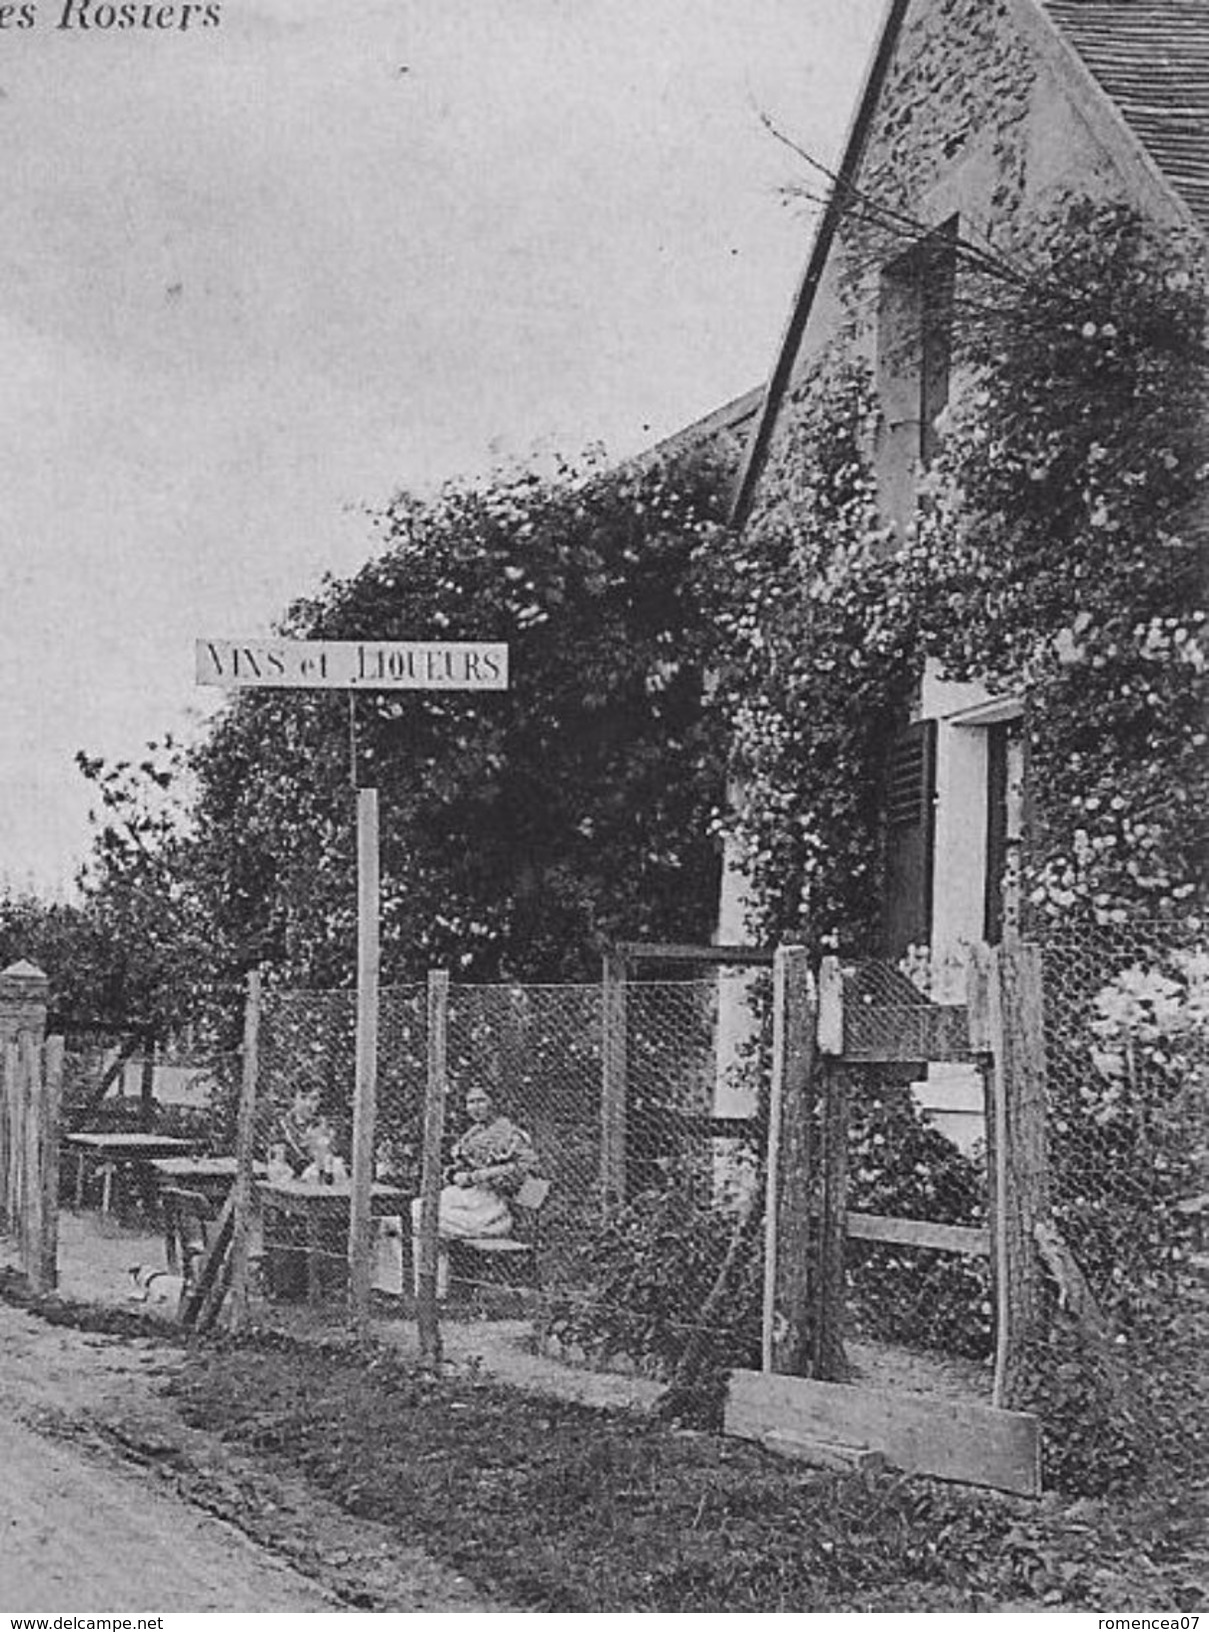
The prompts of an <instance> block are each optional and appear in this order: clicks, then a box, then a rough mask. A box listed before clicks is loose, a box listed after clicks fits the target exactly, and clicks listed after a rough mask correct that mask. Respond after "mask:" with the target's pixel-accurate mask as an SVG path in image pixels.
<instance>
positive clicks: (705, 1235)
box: [546, 1172, 761, 1376]
mask: <svg viewBox="0 0 1209 1632" xmlns="http://www.w3.org/2000/svg"><path fill="white" fill-rule="evenodd" d="M703 1188H704V1187H703V1185H702V1183H701V1179H700V1176H699V1175H694V1174H690V1173H685V1172H674V1173H671V1174H669V1178H668V1183H667V1185H666V1187H665V1188H662V1189H652V1190H647V1191H645V1192H643V1193H642V1194H641V1195H639V1196H636V1197H635V1198H634V1199H633V1200H632V1201H631V1202H630V1203H629V1204H628V1205H627V1206H626V1207H624V1208H623V1209H622V1210H621V1211H619V1212H618V1213H617V1214H616V1215H615V1216H614V1217H613V1218H612V1219H610V1220H609V1221H608V1223H606V1224H605V1225H604V1227H603V1228H602V1229H601V1231H600V1233H599V1235H598V1237H597V1238H596V1240H595V1241H594V1242H593V1243H592V1244H591V1245H590V1246H588V1247H587V1248H585V1259H586V1265H585V1267H586V1268H587V1271H588V1274H587V1277H586V1279H587V1282H588V1285H589V1290H588V1291H587V1292H586V1293H584V1294H581V1295H580V1296H578V1297H576V1298H575V1299H574V1301H572V1300H570V1299H566V1300H560V1301H559V1302H557V1303H556V1304H555V1305H554V1306H553V1307H552V1308H551V1311H550V1314H549V1317H548V1319H547V1322H546V1330H547V1332H548V1334H549V1335H551V1336H553V1337H556V1338H558V1339H559V1340H560V1341H561V1342H563V1343H565V1344H568V1345H572V1346H575V1347H580V1348H583V1349H584V1350H585V1351H586V1352H588V1353H590V1354H592V1355H593V1356H595V1357H596V1358H599V1359H606V1358H615V1357H618V1356H624V1357H626V1358H628V1359H630V1360H632V1361H634V1362H637V1363H639V1364H641V1365H645V1366H647V1367H648V1368H649V1369H651V1370H653V1371H654V1372H655V1373H656V1374H657V1375H660V1376H666V1375H669V1374H670V1373H671V1371H672V1370H673V1369H674V1367H675V1366H676V1363H677V1362H678V1361H679V1360H680V1358H681V1356H682V1355H683V1353H684V1350H685V1347H686V1345H687V1343H688V1341H689V1339H690V1337H691V1335H692V1334H693V1332H694V1329H695V1327H696V1323H697V1321H698V1320H699V1317H700V1315H701V1311H702V1310H703V1308H704V1306H705V1302H706V1299H707V1298H708V1297H709V1294H710V1291H711V1289H712V1287H713V1286H714V1283H715V1281H716V1280H717V1278H718V1274H719V1272H720V1270H721V1269H722V1266H723V1264H724V1262H725V1260H726V1256H727V1250H728V1248H729V1247H730V1245H731V1242H732V1239H733V1237H734V1234H735V1231H736V1230H737V1229H739V1228H740V1227H741V1218H740V1215H739V1213H738V1212H737V1211H736V1210H734V1209H733V1208H723V1207H719V1206H716V1205H714V1204H713V1202H712V1200H711V1198H710V1196H709V1194H708V1192H705V1193H703ZM760 1307H761V1279H760V1265H759V1255H758V1253H752V1252H750V1251H748V1252H746V1253H744V1254H742V1255H740V1257H739V1261H738V1262H737V1264H736V1265H735V1273H734V1279H733V1282H732V1284H731V1285H730V1286H729V1288H728V1290H727V1294H726V1296H725V1298H723V1299H722V1300H721V1302H720V1303H719V1305H718V1307H717V1308H716V1309H715V1310H714V1311H713V1312H712V1313H711V1318H710V1328H711V1329H710V1331H709V1333H708V1354H709V1358H710V1361H711V1363H712V1365H713V1366H714V1367H715V1368H716V1369H717V1368H726V1367H730V1366H743V1365H752V1364H756V1363H758V1357H759V1345H760Z"/></svg>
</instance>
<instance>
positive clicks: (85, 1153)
mask: <svg viewBox="0 0 1209 1632" xmlns="http://www.w3.org/2000/svg"><path fill="white" fill-rule="evenodd" d="M63 1144H64V1146H65V1147H66V1150H67V1153H68V1154H69V1155H71V1156H74V1157H75V1159H76V1191H75V1196H76V1211H77V1212H78V1211H79V1210H80V1209H81V1208H82V1207H83V1205H84V1178H85V1174H86V1173H87V1170H88V1163H89V1162H90V1161H91V1162H95V1163H99V1164H100V1166H101V1172H102V1175H103V1178H104V1184H103V1187H102V1190H101V1211H102V1213H107V1212H109V1210H110V1207H111V1205H112V1202H113V1178H114V1174H115V1173H116V1172H117V1170H118V1168H119V1167H131V1168H135V1169H141V1171H142V1173H143V1175H144V1176H146V1174H147V1173H148V1165H147V1164H148V1163H149V1162H151V1161H153V1160H154V1159H155V1158H156V1157H166V1156H187V1155H188V1154H189V1153H190V1152H191V1151H192V1150H193V1149H194V1144H195V1141H194V1140H192V1139H176V1138H172V1137H170V1136H169V1135H168V1134H163V1133H68V1134H65V1135H64V1137H63Z"/></svg>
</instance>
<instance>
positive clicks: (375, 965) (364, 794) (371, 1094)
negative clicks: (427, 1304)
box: [348, 788, 380, 1333]
mask: <svg viewBox="0 0 1209 1632" xmlns="http://www.w3.org/2000/svg"><path fill="white" fill-rule="evenodd" d="M378 875H379V858H378V790H377V789H376V788H359V789H358V790H357V1041H356V1064H355V1067H354V1086H353V1148H352V1162H351V1164H350V1165H351V1172H350V1178H351V1179H352V1187H353V1192H352V1197H351V1199H350V1202H349V1219H348V1304H349V1315H350V1317H351V1320H352V1323H353V1326H354V1328H355V1329H356V1330H357V1331H359V1332H361V1333H364V1332H365V1331H366V1329H367V1328H368V1325H369V1293H370V1282H371V1279H372V1274H371V1270H372V1264H371V1258H372V1254H373V1241H374V1236H373V1225H372V1223H371V1219H370V1191H371V1190H372V1188H373V1183H374V1122H375V1117H376V1112H377V1097H378V976H379V956H380V954H379V907H378V901H379V879H378Z"/></svg>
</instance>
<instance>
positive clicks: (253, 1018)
mask: <svg viewBox="0 0 1209 1632" xmlns="http://www.w3.org/2000/svg"><path fill="white" fill-rule="evenodd" d="M260 1004H261V974H260V970H259V969H252V970H250V971H249V973H248V982H247V995H246V997H245V999H244V1013H243V1056H242V1060H241V1070H240V1083H239V1114H238V1117H237V1119H236V1123H235V1185H234V1198H235V1214H234V1224H233V1229H232V1236H231V1283H230V1292H229V1294H228V1304H227V1311H228V1318H229V1320H230V1323H231V1326H232V1328H233V1329H238V1327H240V1326H242V1325H243V1323H244V1321H245V1320H246V1319H247V1314H248V1252H249V1243H250V1240H251V1233H252V1227H253V1223H254V1220H255V1213H256V1192H255V1188H254V1185H253V1157H254V1154H255V1145H256V1094H257V1088H258V1084H259V1067H260Z"/></svg>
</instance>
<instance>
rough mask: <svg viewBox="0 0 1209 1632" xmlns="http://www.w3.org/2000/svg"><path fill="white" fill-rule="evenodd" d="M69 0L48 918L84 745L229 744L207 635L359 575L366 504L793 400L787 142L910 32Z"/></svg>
mask: <svg viewBox="0 0 1209 1632" xmlns="http://www.w3.org/2000/svg"><path fill="white" fill-rule="evenodd" d="M66 3H68V0H30V10H29V12H28V14H27V15H28V17H29V18H30V19H31V26H27V27H24V28H14V27H9V28H5V29H3V30H0V135H2V139H3V149H2V150H3V152H4V155H5V158H4V162H3V170H2V174H0V447H2V448H3V457H0V699H2V700H0V884H6V885H7V886H8V887H9V888H15V889H25V888H30V887H33V888H36V889H37V890H39V891H40V892H42V893H51V894H53V893H56V892H66V891H69V890H70V887H71V881H72V878H73V876H74V874H75V871H76V869H77V867H78V865H79V863H80V861H81V860H82V859H83V856H84V854H85V852H86V849H87V845H88V839H89V829H88V822H87V815H88V808H89V803H90V794H89V789H88V786H87V784H86V783H85V782H84V780H83V778H82V777H81V776H80V774H79V772H78V771H77V770H76V768H75V765H74V755H75V753H76V751H77V749H83V750H85V751H87V752H88V753H90V754H102V755H105V756H107V757H111V758H114V757H128V756H136V757H137V756H138V755H139V754H140V752H141V750H142V747H143V745H144V744H145V743H147V742H148V741H151V740H157V739H159V738H161V737H162V736H163V734H164V733H165V732H166V731H172V732H174V733H176V734H178V735H179V734H181V733H182V732H183V733H185V734H188V733H189V732H190V731H197V730H201V729H204V720H205V718H206V717H207V716H208V715H209V714H210V713H211V712H212V711H213V708H214V707H215V706H217V704H216V698H217V694H215V693H213V692H209V691H206V692H200V691H199V690H198V688H197V687H196V686H195V684H194V676H193V643H194V640H195V639H197V638H199V637H206V636H211V637H226V638H240V637H254V636H256V635H265V634H267V633H268V632H269V630H270V626H271V624H272V622H273V620H274V618H276V617H277V616H278V615H280V613H281V612H282V611H283V610H284V608H285V606H286V605H287V604H288V603H289V601H290V600H292V599H293V598H294V597H295V596H297V595H301V594H305V593H307V592H308V591H309V590H311V589H312V588H313V587H314V586H315V585H316V583H317V582H318V580H319V579H320V577H321V575H322V574H323V573H324V572H325V571H326V572H333V573H335V574H337V575H343V574H345V573H348V572H351V571H354V570H355V569H356V568H357V567H358V566H359V565H360V564H361V563H362V562H363V561H364V560H366V559H367V558H368V556H369V555H370V554H371V553H372V551H373V549H374V540H373V537H372V535H371V532H370V528H369V524H368V522H367V519H366V517H365V514H364V507H365V506H367V505H368V506H371V507H372V506H374V505H375V504H381V503H382V502H384V501H385V500H386V499H387V498H389V496H390V495H391V493H393V492H394V491H396V490H398V489H399V488H401V487H408V488H415V489H421V490H422V489H424V488H426V487H430V486H432V485H433V484H435V483H437V482H439V481H441V480H444V479H446V478H448V477H456V476H464V475H475V474H478V473H481V472H484V471H486V470H489V469H490V468H491V467H492V466H493V465H495V464H498V463H500V462H503V461H508V460H516V459H525V458H529V457H531V456H533V455H534V453H535V452H537V453H539V454H540V453H542V452H545V453H549V452H551V451H554V450H557V451H561V452H564V453H568V454H572V455H574V454H575V453H577V452H578V451H579V450H581V449H583V448H584V447H586V446H588V445H589V444H603V445H604V446H605V448H606V449H607V450H608V452H609V453H610V454H612V455H613V456H615V457H618V458H620V457H624V456H625V455H627V454H630V453H633V452H635V451H637V450H638V449H639V448H641V447H644V446H647V445H649V444H650V443H652V442H654V441H656V440H658V439H659V438H660V437H662V436H666V435H668V434H670V433H671V432H672V431H674V430H677V429H679V428H680V427H681V426H683V425H685V424H687V423H689V422H691V421H692V420H694V419H696V418H698V417H700V416H701V415H702V414H705V413H707V412H709V411H710V410H711V409H713V408H715V407H717V406H719V405H720V404H722V403H724V402H726V401H727V400H729V399H730V398H731V397H734V396H737V395H738V394H739V393H740V392H742V391H745V390H747V389H748V388H749V387H751V386H753V385H757V384H759V383H761V382H762V381H763V379H764V378H765V376H766V374H767V372H768V369H769V368H770V366H771V363H772V359H773V354H774V351H775V349H776V345H777V341H778V339H779V336H780V333H781V330H782V327H783V324H784V321H785V319H786V317H787V315H788V310H789V305H790V301H791V298H792V294H793V290H794V286H795V283H796V280H797V278H798V276H799V274H800V271H801V267H802V264H803V262H804V259H805V255H806V253H807V250H808V247H809V243H810V238H811V233H812V230H813V219H812V215H811V210H810V207H809V206H808V205H805V204H803V203H802V202H801V201H795V200H787V199H786V197H785V193H784V188H785V187H786V186H787V185H791V184H792V183H793V182H794V181H795V180H797V181H802V180H805V181H807V182H808V183H809V184H811V185H813V184H814V178H813V177H809V176H807V175H806V174H805V172H804V171H803V169H802V167H801V166H800V164H799V163H798V161H796V160H795V159H794V158H793V155H792V154H791V153H790V152H789V151H788V149H787V148H785V147H784V146H783V145H781V144H779V143H777V142H776V141H775V140H774V139H773V138H772V137H771V136H769V134H768V133H767V131H766V130H764V128H763V127H762V125H761V121H760V114H761V113H764V114H767V115H768V116H770V117H771V118H772V119H774V120H775V121H776V123H777V124H778V126H779V127H780V128H782V129H783V130H785V131H787V132H788V133H790V134H791V135H792V136H793V138H794V139H795V140H796V141H797V142H799V143H800V144H801V145H802V146H803V147H804V148H806V149H807V150H808V151H810V152H811V153H815V154H818V155H819V156H821V157H823V158H834V157H835V156H836V154H837V153H838V150H839V147H840V145H841V143H842V139H843V135H844V132H845V130H846V128H847V124H848V120H849V118H850V117H851V113H852V108H853V103H854V100H855V98H856V95H857V93H858V90H859V85H860V80H861V76H862V73H863V70H864V66H865V62H866V59H867V56H868V53H869V50H870V48H871V45H872V42H873V38H874V34H875V30H876V27H877V23H878V21H879V18H880V14H881V10H882V6H881V0H388V3H378V0H339V3H335V0H217V4H216V15H217V16H218V18H219V23H218V26H217V27H211V28H205V29H203V28H199V27H197V26H195V25H196V22H197V18H198V15H199V14H198V12H197V11H196V10H195V11H194V12H193V13H191V15H190V18H189V21H190V24H191V25H192V26H189V27H187V28H186V29H184V30H183V31H182V30H180V29H174V30H170V31H165V32H163V33H159V32H156V31H150V32H147V31H144V30H142V29H136V30H132V31H129V32H123V33H119V32H117V31H114V30H112V29H108V30H107V29H105V28H104V27H98V26H96V24H95V20H94V25H93V26H92V27H91V28H88V29H82V28H81V27H80V26H79V21H78V20H79V17H80V15H81V8H83V15H84V17H85V18H86V19H87V18H88V17H89V16H90V15H91V16H93V17H94V19H95V18H96V17H103V16H104V15H105V7H104V6H103V5H100V4H99V0H70V7H71V8H74V10H72V12H71V15H72V18H73V26H72V27H69V28H60V27H58V26H57V24H58V21H59V19H60V15H61V13H62V11H63V7H64V5H65V4H66ZM69 9H70V8H69ZM152 9H154V8H152ZM176 9H177V11H178V12H179V11H180V10H181V7H180V5H179V4H178V5H177V8H176ZM17 15H19V13H18V14H17ZM13 20H14V18H13V17H12V16H11V15H10V22H11V21H13Z"/></svg>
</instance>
